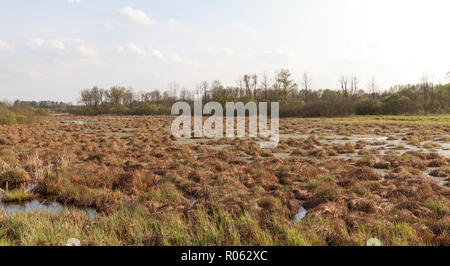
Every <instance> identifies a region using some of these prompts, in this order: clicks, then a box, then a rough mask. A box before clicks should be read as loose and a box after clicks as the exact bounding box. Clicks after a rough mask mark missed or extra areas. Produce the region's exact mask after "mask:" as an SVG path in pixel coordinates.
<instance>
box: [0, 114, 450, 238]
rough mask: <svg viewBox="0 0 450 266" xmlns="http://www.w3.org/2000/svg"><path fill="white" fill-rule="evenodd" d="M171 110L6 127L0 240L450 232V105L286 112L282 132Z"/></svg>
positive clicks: (1, 133) (1, 131) (0, 154)
mask: <svg viewBox="0 0 450 266" xmlns="http://www.w3.org/2000/svg"><path fill="white" fill-rule="evenodd" d="M172 119H173V118H172V117H165V116H152V117H127V116H98V117H75V116H66V115H58V116H49V117H47V118H45V120H43V121H41V122H39V123H33V124H25V125H8V126H1V127H0V189H2V190H1V192H0V193H1V194H2V196H1V197H2V201H1V203H0V205H1V206H0V244H2V245H63V244H65V243H66V241H67V239H69V238H78V239H80V240H81V242H82V244H83V245H365V243H366V241H367V239H369V238H372V237H376V238H379V239H380V240H381V241H382V243H383V244H384V245H448V244H450V235H449V234H450V216H449V206H450V204H449V203H450V201H449V197H450V193H449V188H448V184H449V183H448V181H449V178H450V166H449V163H450V155H449V152H450V144H449V143H450V116H448V115H447V116H416V117H412V116H409V117H401V116H395V117H389V116H383V117H379V116H374V117H350V118H333V119H327V118H322V119H300V118H288V119H281V121H280V133H281V141H280V144H279V145H278V147H277V148H275V149H270V150H268V149H260V147H259V145H258V141H257V140H256V139H249V138H246V139H227V138H224V139H206V138H204V139H186V138H180V139H177V138H174V137H172V136H171V134H170V125H171V121H172Z"/></svg>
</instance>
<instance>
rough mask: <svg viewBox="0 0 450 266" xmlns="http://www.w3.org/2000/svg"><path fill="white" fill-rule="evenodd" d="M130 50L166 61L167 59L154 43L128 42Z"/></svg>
mask: <svg viewBox="0 0 450 266" xmlns="http://www.w3.org/2000/svg"><path fill="white" fill-rule="evenodd" d="M128 51H130V52H132V53H134V54H137V55H143V56H148V55H150V56H153V57H156V58H157V59H159V60H161V61H164V62H166V61H167V59H166V57H165V56H164V55H163V53H162V52H161V51H160V50H158V49H157V48H155V47H153V46H152V45H138V44H135V43H130V44H128Z"/></svg>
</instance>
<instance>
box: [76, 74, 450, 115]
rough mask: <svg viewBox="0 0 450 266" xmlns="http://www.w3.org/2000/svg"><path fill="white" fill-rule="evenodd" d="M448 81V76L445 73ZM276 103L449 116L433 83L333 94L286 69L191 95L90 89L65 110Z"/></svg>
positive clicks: (304, 110) (153, 110)
mask: <svg viewBox="0 0 450 266" xmlns="http://www.w3.org/2000/svg"><path fill="white" fill-rule="evenodd" d="M448 76H449V77H450V74H448ZM199 99H201V100H202V101H203V102H208V101H216V102H219V103H222V104H223V105H225V103H226V102H237V101H241V102H244V103H246V102H250V101H253V102H279V103H280V116H284V117H320V116H327V117H333V116H347V115H352V114H358V115H399V114H438V113H448V112H449V110H450V108H449V104H450V83H448V84H433V83H432V82H431V81H429V79H428V78H427V77H426V76H424V77H423V78H422V80H421V82H420V83H419V84H408V85H397V86H393V87H391V88H390V89H388V90H381V89H380V88H379V87H378V85H377V83H376V81H375V79H372V80H371V81H370V83H369V84H367V85H366V86H364V85H363V84H361V82H360V80H359V79H358V77H356V76H341V77H340V78H339V79H338V88H336V89H318V90H313V81H312V79H311V77H310V75H309V74H308V73H303V75H302V76H301V79H300V81H298V82H296V81H295V80H294V79H293V78H292V75H291V73H290V71H289V70H287V69H282V70H279V71H276V72H275V73H274V75H273V76H271V77H269V75H268V74H267V73H264V74H262V75H261V76H258V75H256V74H245V75H243V76H242V77H241V78H239V79H238V81H237V82H236V85H234V86H225V85H223V84H222V82H221V81H220V80H214V81H212V82H207V81H202V82H200V83H199V84H198V85H197V86H196V88H195V89H194V90H188V89H185V88H180V86H179V85H178V84H177V83H176V82H171V83H170V84H169V85H168V88H167V89H166V90H162V91H160V90H153V91H147V92H138V93H136V92H134V91H133V89H132V88H125V87H120V86H114V87H111V88H110V89H101V88H98V87H93V88H90V89H83V90H82V91H81V92H80V103H81V104H82V106H78V107H69V111H70V112H72V113H76V114H85V115H97V114H122V115H160V114H170V110H171V106H172V104H173V103H175V102H177V101H187V102H189V103H191V104H192V103H193V101H194V100H199Z"/></svg>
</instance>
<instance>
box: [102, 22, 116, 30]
mask: <svg viewBox="0 0 450 266" xmlns="http://www.w3.org/2000/svg"><path fill="white" fill-rule="evenodd" d="M103 27H104V28H105V29H107V30H114V29H115V28H116V26H115V25H114V24H113V23H111V22H105V23H103Z"/></svg>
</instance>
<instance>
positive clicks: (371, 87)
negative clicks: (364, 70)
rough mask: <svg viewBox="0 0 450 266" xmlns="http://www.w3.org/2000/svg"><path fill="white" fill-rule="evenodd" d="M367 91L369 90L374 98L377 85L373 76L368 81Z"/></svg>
mask: <svg viewBox="0 0 450 266" xmlns="http://www.w3.org/2000/svg"><path fill="white" fill-rule="evenodd" d="M369 92H370V94H371V95H372V98H375V95H376V94H377V92H378V85H377V83H376V81H375V78H374V77H372V79H371V80H370V83H369Z"/></svg>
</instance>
